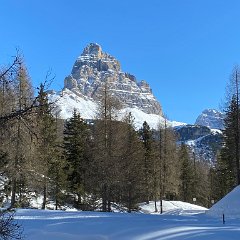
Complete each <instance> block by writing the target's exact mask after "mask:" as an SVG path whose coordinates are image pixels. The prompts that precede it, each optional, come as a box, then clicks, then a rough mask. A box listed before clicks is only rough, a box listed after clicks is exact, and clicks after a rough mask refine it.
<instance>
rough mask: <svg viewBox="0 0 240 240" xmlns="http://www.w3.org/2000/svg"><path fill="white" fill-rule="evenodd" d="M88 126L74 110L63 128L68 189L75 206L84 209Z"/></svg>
mask: <svg viewBox="0 0 240 240" xmlns="http://www.w3.org/2000/svg"><path fill="white" fill-rule="evenodd" d="M87 138H88V127H87V124H86V123H85V122H84V121H83V119H82V118H81V117H80V114H79V113H77V111H76V110H74V111H73V115H72V117H71V118H70V119H69V120H67V122H66V124H65V129H64V150H65V158H66V160H67V162H68V181H69V184H70V190H71V191H72V193H74V194H76V196H77V198H76V201H75V202H76V207H77V208H79V209H84V204H85V203H84V202H82V199H84V197H85V195H86V182H87V171H88V168H89V159H88V156H87V150H86V149H87V148H86V143H87Z"/></svg>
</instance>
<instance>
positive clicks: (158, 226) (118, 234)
mask: <svg viewBox="0 0 240 240" xmlns="http://www.w3.org/2000/svg"><path fill="white" fill-rule="evenodd" d="M171 204H175V205H177V207H176V206H175V209H176V208H178V209H180V206H179V205H181V207H182V210H181V211H175V212H174V211H172V210H173V209H172V207H171ZM164 205H165V206H164V208H165V209H170V210H171V211H170V212H166V213H165V214H162V215H160V214H154V215H153V214H144V213H131V214H128V213H102V212H76V211H72V212H70V211H68V212H67V211H45V210H24V209H19V210H17V213H16V219H17V220H18V222H19V223H20V224H22V225H23V227H24V234H25V239H26V240H30V239H31V240H43V239H46V240H111V239H112V240H130V239H132V240H158V239H159V240H175V239H178V240H182V239H188V240H191V239H194V240H200V239H201V240H203V239H204V240H208V239H209V240H228V239H229V240H238V239H240V220H239V219H231V220H228V219H226V223H225V224H224V225H223V224H222V221H221V218H220V219H219V218H212V217H209V216H208V215H206V214H205V213H203V210H204V209H203V208H199V207H196V206H194V205H192V206H191V205H189V204H185V203H181V202H172V203H169V204H168V206H167V204H166V203H165V204H164ZM172 206H173V205H172ZM142 207H143V208H145V210H146V209H148V211H149V212H152V210H153V209H152V207H153V204H152V203H150V204H149V206H145V207H144V206H143V205H142ZM184 209H185V210H184ZM190 210H192V211H193V212H192V214H189V211H190ZM146 211H147V210H146ZM180 212H181V215H179V213H180ZM184 212H186V213H187V214H184Z"/></svg>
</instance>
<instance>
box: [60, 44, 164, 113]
mask: <svg viewBox="0 0 240 240" xmlns="http://www.w3.org/2000/svg"><path fill="white" fill-rule="evenodd" d="M106 83H107V85H108V88H109V90H110V91H111V93H112V94H113V95H114V96H115V97H116V98H117V99H118V100H119V101H120V103H121V104H122V106H123V108H126V107H129V108H138V109H140V110H142V111H143V112H145V113H148V114H158V115H160V116H162V108H161V105H160V104H159V102H158V101H157V99H156V98H155V97H154V96H153V94H152V90H151V88H150V86H149V84H148V83H147V82H146V81H143V80H142V81H137V79H136V77H135V76H134V75H132V74H129V73H125V72H122V71H121V67H120V63H119V61H118V60H117V59H116V58H114V57H113V56H111V55H109V54H107V53H104V52H103V51H102V48H101V46H100V45H98V44H96V43H91V44H89V45H88V46H87V47H85V49H84V50H83V53H82V54H81V56H80V57H78V59H77V60H76V62H75V63H74V66H73V68H72V72H71V75H69V76H68V77H66V78H65V81H64V87H65V88H67V89H69V90H72V91H74V92H75V93H76V92H78V93H80V94H82V96H83V97H84V96H85V97H88V98H90V99H93V101H98V100H99V98H100V96H101V94H102V91H103V87H104V86H105V84H106Z"/></svg>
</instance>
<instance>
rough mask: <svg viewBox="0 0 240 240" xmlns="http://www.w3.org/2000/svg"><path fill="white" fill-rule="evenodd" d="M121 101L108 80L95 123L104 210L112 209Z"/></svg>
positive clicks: (96, 161) (97, 161)
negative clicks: (118, 115)
mask: <svg viewBox="0 0 240 240" xmlns="http://www.w3.org/2000/svg"><path fill="white" fill-rule="evenodd" d="M119 108H120V104H119V101H117V99H116V98H114V96H112V94H111V91H110V89H109V86H108V82H107V80H106V82H105V84H104V86H103V89H102V95H101V99H100V102H99V109H98V113H97V117H98V120H97V122H96V124H95V131H94V139H95V149H94V161H95V164H96V166H98V174H97V176H96V179H98V184H97V185H98V188H99V192H100V195H101V199H102V211H104V212H105V211H111V202H112V199H113V188H114V185H115V182H116V174H115V173H116V171H117V165H116V159H117V151H118V150H117V149H118V148H119V146H118V145H119V141H118V134H117V132H118V127H119V124H118V123H117V113H118V110H119Z"/></svg>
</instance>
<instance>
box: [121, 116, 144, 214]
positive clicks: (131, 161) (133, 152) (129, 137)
mask: <svg viewBox="0 0 240 240" xmlns="http://www.w3.org/2000/svg"><path fill="white" fill-rule="evenodd" d="M119 124H120V125H121V128H120V129H121V132H120V133H119V135H120V136H121V141H120V142H119V144H120V145H121V156H120V159H119V165H120V167H119V173H120V174H118V175H119V183H120V186H121V203H123V204H124V205H125V206H126V207H127V209H128V212H131V211H132V210H134V209H136V208H137V203H138V202H139V201H140V200H142V199H141V195H142V188H143V187H144V186H145V184H144V181H145V179H144V176H145V174H144V170H145V159H144V152H145V151H144V147H143V146H142V142H141V141H140V139H139V136H138V134H137V132H136V131H135V129H134V118H133V116H132V114H131V113H129V114H128V115H127V116H126V117H125V119H123V123H119Z"/></svg>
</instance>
